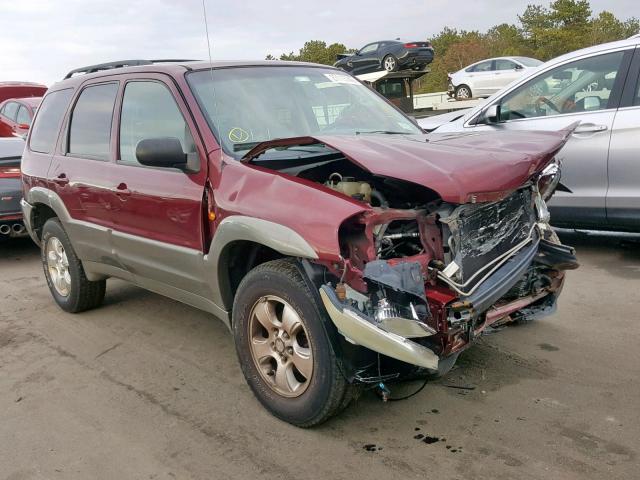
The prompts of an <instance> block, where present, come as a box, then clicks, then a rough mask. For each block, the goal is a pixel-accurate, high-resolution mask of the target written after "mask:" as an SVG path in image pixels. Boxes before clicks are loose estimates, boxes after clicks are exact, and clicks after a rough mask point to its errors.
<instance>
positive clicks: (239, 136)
mask: <svg viewBox="0 0 640 480" xmlns="http://www.w3.org/2000/svg"><path fill="white" fill-rule="evenodd" d="M229 140H231V141H232V142H233V143H244V142H246V141H247V140H249V132H247V131H246V130H244V129H242V128H240V127H233V128H232V129H231V130H229Z"/></svg>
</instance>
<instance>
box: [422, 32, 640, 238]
mask: <svg viewBox="0 0 640 480" xmlns="http://www.w3.org/2000/svg"><path fill="white" fill-rule="evenodd" d="M576 122H579V126H577V127H576V128H575V130H574V131H573V133H572V135H571V137H570V138H569V140H568V141H567V144H566V145H565V146H564V148H563V149H562V152H561V154H560V155H559V160H561V161H562V180H561V181H562V184H563V185H564V187H565V188H566V190H564V191H558V192H556V194H555V195H554V197H553V198H552V199H551V201H550V202H549V208H550V210H551V222H552V224H553V225H556V226H558V227H567V228H587V229H599V230H614V231H616V230H618V231H619V230H626V231H633V232H640V188H638V186H639V185H640V162H639V161H638V159H639V154H640V141H639V140H638V139H639V138H640V35H636V36H634V37H631V38H629V39H627V40H621V41H619V42H613V43H606V44H603V45H596V46H593V47H589V48H586V49H583V50H578V51H576V52H571V53H568V54H566V55H562V56H560V57H558V58H554V59H553V60H550V61H548V62H547V63H545V64H544V65H542V66H540V67H539V68H537V69H536V70H535V71H534V72H531V73H530V74H529V75H526V76H524V77H522V78H520V79H519V80H516V81H515V82H514V83H513V84H512V85H509V86H508V87H506V88H505V89H503V90H502V91H500V92H498V93H496V94H495V95H493V96H492V97H490V98H489V99H487V100H486V101H483V102H482V103H481V104H479V105H477V106H475V107H473V108H470V109H467V110H458V111H455V112H451V113H446V114H444V115H436V116H431V117H426V118H424V119H419V120H418V123H419V124H420V126H421V127H422V128H423V129H424V130H426V131H428V132H431V133H432V136H433V137H434V140H435V138H436V137H437V136H439V135H447V134H451V133H460V132H466V133H468V134H470V135H482V134H483V133H485V132H495V131H504V132H508V131H518V130H548V131H552V132H556V131H558V130H561V129H563V128H566V127H567V126H568V125H571V124H574V123H576ZM567 190H568V191H567Z"/></svg>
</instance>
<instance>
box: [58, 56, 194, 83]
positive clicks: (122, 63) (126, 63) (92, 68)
mask: <svg viewBox="0 0 640 480" xmlns="http://www.w3.org/2000/svg"><path fill="white" fill-rule="evenodd" d="M197 61H198V60H189V59H178V58H170V59H157V60H118V61H116V62H108V63H98V64H96V65H89V66H87V67H80V68H76V69H74V70H71V71H70V72H69V73H67V74H66V75H65V76H64V80H66V79H67V78H71V77H73V76H74V75H76V74H81V73H82V74H86V73H95V72H99V71H102V70H111V69H114V68H123V67H134V66H139V65H153V64H154V63H175V62H197Z"/></svg>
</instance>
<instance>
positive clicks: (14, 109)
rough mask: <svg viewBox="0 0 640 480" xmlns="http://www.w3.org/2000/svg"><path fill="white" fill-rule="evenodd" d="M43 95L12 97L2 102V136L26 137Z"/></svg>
mask: <svg viewBox="0 0 640 480" xmlns="http://www.w3.org/2000/svg"><path fill="white" fill-rule="evenodd" d="M41 101H42V97H27V98H12V99H10V100H5V101H4V102H2V103H0V137H25V136H26V135H27V133H28V132H29V127H30V126H31V121H32V120H33V116H34V115H35V113H36V109H37V108H38V105H40V102H41Z"/></svg>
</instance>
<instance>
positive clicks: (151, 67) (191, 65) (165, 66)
mask: <svg viewBox="0 0 640 480" xmlns="http://www.w3.org/2000/svg"><path fill="white" fill-rule="evenodd" d="M125 62H140V63H137V64H131V66H123V67H117V68H108V69H103V70H100V71H96V72H91V73H85V74H83V75H74V76H69V75H73V74H74V73H75V72H78V73H79V72H81V71H84V70H90V69H91V68H93V67H99V66H102V65H109V64H120V63H125ZM143 62H144V63H143ZM109 64H99V65H93V66H90V67H82V68H78V69H75V70H72V71H71V72H69V74H67V77H68V78H65V79H63V80H62V81H60V82H58V83H56V84H55V87H62V86H63V85H64V86H69V85H76V84H80V83H82V82H84V81H85V80H88V79H92V78H100V77H104V76H108V75H119V74H127V73H136V72H137V73H142V72H155V73H166V74H168V75H182V74H183V73H184V72H185V71H189V70H194V71H198V70H208V69H210V68H213V69H218V68H232V67H294V66H304V67H322V68H329V69H333V70H336V69H335V68H334V67H332V66H330V65H320V64H317V63H309V62H290V61H284V60H220V61H214V62H205V61H197V60H186V61H166V60H165V61H161V63H153V61H151V60H123V61H118V62H110V63H109ZM341 71H342V70H341Z"/></svg>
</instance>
